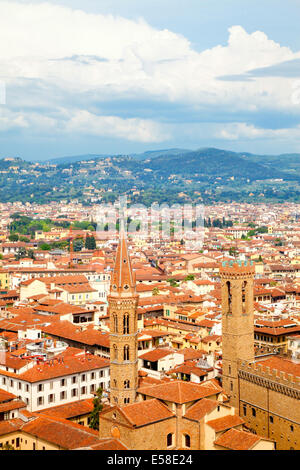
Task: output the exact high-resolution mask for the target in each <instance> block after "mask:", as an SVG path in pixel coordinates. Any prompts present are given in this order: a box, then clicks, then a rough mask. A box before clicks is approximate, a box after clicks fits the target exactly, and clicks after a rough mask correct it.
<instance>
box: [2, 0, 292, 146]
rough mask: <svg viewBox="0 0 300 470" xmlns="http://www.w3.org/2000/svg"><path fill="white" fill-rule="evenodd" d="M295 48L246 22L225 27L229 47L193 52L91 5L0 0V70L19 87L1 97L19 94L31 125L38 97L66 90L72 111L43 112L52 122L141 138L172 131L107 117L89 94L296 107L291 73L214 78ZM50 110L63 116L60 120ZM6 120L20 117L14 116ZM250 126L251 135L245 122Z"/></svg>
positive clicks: (49, 99)
mask: <svg viewBox="0 0 300 470" xmlns="http://www.w3.org/2000/svg"><path fill="white" fill-rule="evenodd" d="M199 35H201V32H199ZM299 57H300V52H297V53H294V52H293V51H291V50H290V49H289V48H288V47H282V46H281V45H280V44H278V43H276V42H274V41H273V40H271V39H269V38H268V37H267V35H266V34H265V33H264V32H261V31H255V32H253V33H248V32H246V31H245V29H243V28H242V26H232V27H231V28H230V29H229V38H228V43H227V44H226V45H225V46H221V45H217V46H216V47H213V48H211V49H207V50H205V51H203V52H201V53H198V52H197V51H195V50H193V48H192V45H191V44H190V42H189V41H188V40H187V39H186V38H185V37H183V36H181V35H179V34H175V33H173V32H171V31H169V30H158V29H155V28H153V27H151V26H150V25H149V24H147V23H146V22H145V21H144V20H142V19H140V20H138V21H133V20H128V19H126V18H121V17H113V16H110V15H106V16H105V15H99V14H97V15H96V14H88V13H85V12H84V11H81V10H72V9H70V8H67V7H63V6H58V5H53V4H48V3H43V4H20V3H17V2H14V1H0V79H2V80H5V81H6V83H7V85H10V87H8V90H10V89H12V88H14V89H17V90H18V92H16V93H15V94H10V93H9V91H8V93H7V105H6V106H7V107H8V108H10V109H16V108H18V105H19V106H20V103H22V106H23V109H22V110H20V111H19V115H20V116H22V115H23V119H24V122H27V123H28V125H29V126H30V127H31V126H37V128H38V127H39V120H38V119H35V117H34V116H35V115H36V114H40V116H41V124H40V125H41V126H42V127H43V123H42V116H43V111H39V110H38V109H37V107H38V106H43V107H47V106H49V107H52V108H55V107H62V108H63V107H66V103H64V102H61V103H60V104H59V103H58V101H59V99H58V96H64V94H68V96H69V95H70V94H72V97H73V98H72V101H73V102H72V103H71V104H70V103H69V109H68V116H69V117H68V118H66V116H65V115H64V113H61V112H60V111H61V110H58V115H57V117H56V118H55V119H54V118H52V117H50V116H49V118H48V119H50V124H51V127H52V129H54V127H56V128H57V131H59V129H60V128H62V129H64V131H70V130H76V132H82V133H86V134H91V133H92V134H94V135H99V136H104V135H106V136H116V137H121V138H126V139H128V140H136V141H139V142H159V141H163V140H165V139H167V138H168V137H169V131H168V130H166V126H163V125H161V124H159V123H158V122H154V121H153V120H145V119H144V120H143V119H139V118H138V117H136V118H132V117H130V118H128V119H126V118H121V117H118V116H103V115H102V114H101V112H95V110H93V101H92V100H94V99H95V98H96V99H97V101H98V102H100V103H101V101H105V100H110V99H114V100H117V99H119V98H126V99H129V100H130V99H132V103H133V104H132V107H134V100H136V99H156V100H158V101H159V100H164V101H170V102H173V103H179V104H188V105H189V106H195V108H196V107H199V106H204V107H209V106H213V107H214V109H216V106H219V107H222V108H223V109H228V110H230V112H231V113H232V112H234V111H240V110H242V111H246V112H247V111H250V112H260V111H261V110H264V109H268V110H270V109H274V110H285V111H289V110H292V111H293V112H295V105H294V104H293V100H292V96H293V93H294V92H295V90H294V89H293V83H294V81H293V80H291V79H285V78H280V77H276V78H275V77H274V78H272V77H260V78H256V79H253V80H252V81H244V82H243V81H241V82H238V81H235V82H228V81H222V80H218V77H220V76H222V75H233V74H244V73H246V72H247V71H250V70H252V69H255V68H259V67H260V68H261V67H269V66H271V65H274V64H279V63H280V62H283V61H288V60H293V59H296V58H299ZM35 81H36V82H37V83H39V84H41V85H40V95H39V96H38V97H37V96H34V98H32V99H31V97H30V95H29V96H26V91H27V90H28V85H27V83H31V84H32V83H34V82H35ZM31 86H32V85H31ZM56 90H58V92H56ZM84 93H87V94H90V95H91V96H92V98H87V100H89V101H87V102H86V103H84V105H82V104H81V102H80V100H79V99H78V97H79V95H81V94H84ZM39 100H40V101H39ZM62 100H63V98H62ZM26 107H27V108H28V110H26ZM34 107H35V108H36V111H35V113H36V114H35V113H33V111H32V108H34ZM29 108H31V110H29ZM80 108H81V109H80ZM72 110H73V111H72ZM296 112H297V110H296ZM111 114H113V113H111ZM132 115H133V114H132V112H131V116H132ZM30 116H31V117H30ZM6 119H9V118H8V117H7V118H6ZM44 119H47V118H46V117H44ZM53 119H54V121H53ZM56 119H57V120H59V119H61V120H62V122H61V125H59V123H57V122H56ZM20 122H22V120H21V121H20ZM7 125H8V124H7ZM12 125H13V126H17V125H18V123H17V122H15V121H12ZM240 125H241V127H240V129H239V132H237V131H236V127H234V125H233V127H232V128H230V127H229V128H224V129H223V132H224V138H225V139H226V138H229V137H230V136H235V135H241V134H243V126H244V124H243V123H241V124H240ZM247 131H248V134H249V138H252V136H251V128H250V129H249V128H247ZM246 133H247V132H246V131H244V134H245V135H246ZM253 133H254V134H253V135H255V131H253ZM226 136H228V137H226ZM256 136H257V137H259V133H258V134H256Z"/></svg>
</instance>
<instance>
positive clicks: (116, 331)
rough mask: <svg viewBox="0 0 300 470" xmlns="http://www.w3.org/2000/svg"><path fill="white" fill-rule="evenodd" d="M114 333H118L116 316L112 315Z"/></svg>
mask: <svg viewBox="0 0 300 470" xmlns="http://www.w3.org/2000/svg"><path fill="white" fill-rule="evenodd" d="M114 333H118V317H117V315H114Z"/></svg>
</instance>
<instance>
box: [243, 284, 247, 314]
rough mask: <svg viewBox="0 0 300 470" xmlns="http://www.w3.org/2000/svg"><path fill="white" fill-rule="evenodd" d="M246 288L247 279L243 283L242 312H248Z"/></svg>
mask: <svg viewBox="0 0 300 470" xmlns="http://www.w3.org/2000/svg"><path fill="white" fill-rule="evenodd" d="M246 288H247V281H244V282H243V284H242V312H243V313H246Z"/></svg>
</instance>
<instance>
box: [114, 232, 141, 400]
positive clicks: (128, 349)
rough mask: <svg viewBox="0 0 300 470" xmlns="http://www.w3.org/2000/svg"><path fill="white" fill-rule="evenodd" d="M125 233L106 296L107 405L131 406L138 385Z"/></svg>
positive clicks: (133, 300)
mask: <svg viewBox="0 0 300 470" xmlns="http://www.w3.org/2000/svg"><path fill="white" fill-rule="evenodd" d="M135 285H136V282H135V276H134V273H133V271H132V268H131V264H130V258H129V254H128V248H127V242H126V239H125V233H124V230H123V229H122V230H121V232H120V240H119V246H118V249H117V254H116V260H115V267H114V271H113V275H112V277H111V285H110V294H109V295H108V304H109V316H110V403H111V404H112V405H119V406H122V405H124V404H127V403H134V402H135V400H136V390H137V386H138V356H137V351H138V343H137V335H138V328H137V303H138V295H137V293H136V289H135Z"/></svg>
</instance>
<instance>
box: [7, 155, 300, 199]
mask: <svg viewBox="0 0 300 470" xmlns="http://www.w3.org/2000/svg"><path fill="white" fill-rule="evenodd" d="M87 161H88V162H89V164H87V163H86V162H87ZM81 162H82V163H81ZM124 194H126V195H127V196H128V200H129V201H130V202H131V203H142V204H145V205H147V206H149V205H151V204H152V203H153V202H159V203H160V204H161V203H168V204H173V203H176V204H177V203H185V202H189V203H194V202H200V203H205V204H213V203H215V202H231V201H238V202H251V203H252V202H286V201H290V202H297V203H300V154H296V153H287V154H281V155H254V154H251V153H248V152H232V151H228V150H222V149H216V148H200V149H198V150H187V149H178V148H175V149H162V150H153V151H151V150H150V151H146V152H143V153H140V154H130V155H108V154H84V155H75V156H69V157H61V158H54V159H51V160H49V161H48V162H45V161H43V162H29V161H24V160H22V159H21V158H15V159H13V158H3V159H0V201H1V202H14V201H22V202H27V201H29V202H36V203H41V204H45V203H46V204H47V203H48V202H50V201H61V200H64V201H71V200H72V201H73V200H76V201H80V202H83V203H84V204H92V203H94V202H114V201H115V200H116V199H117V198H118V197H119V196H120V195H124Z"/></svg>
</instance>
